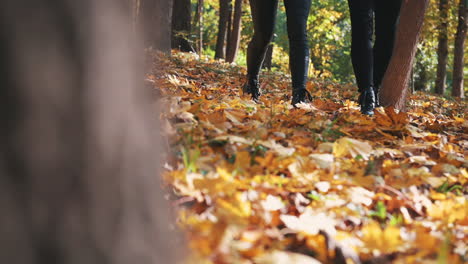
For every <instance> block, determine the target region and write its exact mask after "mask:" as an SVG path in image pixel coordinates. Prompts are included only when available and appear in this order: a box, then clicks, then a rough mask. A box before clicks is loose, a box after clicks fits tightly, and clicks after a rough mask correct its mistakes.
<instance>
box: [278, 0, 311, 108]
mask: <svg viewBox="0 0 468 264" xmlns="http://www.w3.org/2000/svg"><path fill="white" fill-rule="evenodd" d="M310 2H311V0H284V5H285V7H286V16H287V28H288V38H289V68H290V69H291V78H292V87H293V92H292V95H293V96H292V104H293V105H296V104H297V103H300V102H304V101H305V96H306V94H307V90H306V82H307V74H308V68H309V47H308V44H307V18H308V16H309V10H310Z"/></svg>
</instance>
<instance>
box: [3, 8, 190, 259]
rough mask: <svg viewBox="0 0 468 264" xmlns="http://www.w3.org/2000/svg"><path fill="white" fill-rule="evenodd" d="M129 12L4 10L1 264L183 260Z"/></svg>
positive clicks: (152, 109) (106, 9)
mask: <svg viewBox="0 0 468 264" xmlns="http://www.w3.org/2000/svg"><path fill="white" fill-rule="evenodd" d="M124 4H125V3H124V1H113V0H100V1H95V0H80V1H74V0H64V1H45V0H39V1H34V2H31V1H29V0H15V1H4V2H2V3H1V4H0V87H1V89H0V123H1V124H2V129H0V208H1V209H2V216H1V217H0V234H1V235H0V263H5V264H6V263H11V264H57V263H60V264H83V263H86V264H128V263H138V264H156V263H174V262H175V256H176V254H177V255H180V254H181V253H180V250H179V248H177V245H175V244H174V243H172V239H173V238H174V237H175V236H174V234H172V233H171V232H169V231H168V230H169V223H170V222H173V221H171V220H170V214H169V212H168V206H167V205H166V203H165V200H164V198H163V193H162V191H161V190H160V188H159V186H160V182H159V177H158V165H157V164H158V163H157V161H158V160H159V158H158V156H157V153H158V152H159V151H160V150H158V149H157V147H158V146H160V144H158V143H159V142H158V141H159V140H158V137H157V135H158V134H157V132H158V131H159V130H158V129H157V124H156V123H155V121H156V120H155V118H154V117H155V116H157V113H155V112H154V111H155V107H154V105H153V106H152V105H150V102H149V101H148V100H147V98H146V101H145V99H144V97H145V94H144V92H143V90H142V89H140V88H139V87H141V86H140V85H138V84H139V83H140V82H139V80H141V69H142V65H140V63H139V62H138V61H139V60H138V59H137V58H138V57H140V56H141V54H140V52H138V51H141V48H139V46H138V45H135V44H136V43H137V42H138V41H136V39H134V38H133V37H132V34H131V24H132V23H131V20H130V17H129V12H128V9H127V8H128V6H124ZM38 10H40V12H37V11H38ZM133 47H135V48H133ZM44 62H47V63H44ZM176 250H177V251H176ZM182 254H183V253H182Z"/></svg>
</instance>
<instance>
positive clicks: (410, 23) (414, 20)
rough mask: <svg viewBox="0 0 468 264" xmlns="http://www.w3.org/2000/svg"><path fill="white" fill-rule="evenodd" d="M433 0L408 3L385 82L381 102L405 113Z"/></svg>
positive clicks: (417, 0) (400, 20)
mask: <svg viewBox="0 0 468 264" xmlns="http://www.w3.org/2000/svg"><path fill="white" fill-rule="evenodd" d="M428 3H429V0H404V1H403V3H402V7H401V14H400V19H399V26H398V29H397V35H396V42H395V47H394V50H393V55H392V58H391V60H390V63H389V65H388V68H387V71H386V73H385V76H384V79H383V81H382V91H381V93H380V102H381V104H382V105H383V106H390V105H392V106H394V107H395V108H396V109H399V110H405V103H406V93H407V86H408V80H409V77H410V72H411V68H412V66H413V61H414V55H415V53H416V45H417V43H418V40H419V34H420V33H421V28H422V25H423V22H424V15H425V13H426V9H427V5H428Z"/></svg>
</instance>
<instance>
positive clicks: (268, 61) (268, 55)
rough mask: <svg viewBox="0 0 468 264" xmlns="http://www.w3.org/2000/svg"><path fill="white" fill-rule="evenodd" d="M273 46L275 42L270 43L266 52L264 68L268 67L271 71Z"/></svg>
mask: <svg viewBox="0 0 468 264" xmlns="http://www.w3.org/2000/svg"><path fill="white" fill-rule="evenodd" d="M273 48H274V45H273V43H270V45H268V49H267V51H266V54H265V59H264V60H263V68H264V69H268V70H269V71H270V70H271V61H272V59H273Z"/></svg>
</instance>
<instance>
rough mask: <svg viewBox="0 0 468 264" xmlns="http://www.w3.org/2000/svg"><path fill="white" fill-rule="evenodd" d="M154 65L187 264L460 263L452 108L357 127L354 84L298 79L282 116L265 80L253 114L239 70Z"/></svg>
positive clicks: (430, 100) (464, 213) (467, 149)
mask: <svg viewBox="0 0 468 264" xmlns="http://www.w3.org/2000/svg"><path fill="white" fill-rule="evenodd" d="M154 58H155V61H157V64H158V66H157V67H156V66H155V67H154V69H153V71H152V72H151V73H149V74H148V76H147V82H148V83H151V84H152V85H154V92H155V93H156V94H157V96H158V97H159V98H160V100H159V102H160V105H161V107H162V108H161V109H162V113H161V120H162V127H163V129H162V130H163V133H164V135H165V136H166V139H165V147H166V151H167V153H166V154H165V165H164V169H163V170H164V171H163V178H164V182H165V184H166V187H167V188H168V189H169V190H170V192H171V193H172V195H171V202H172V204H173V206H174V207H175V208H177V209H176V211H177V214H178V220H177V223H178V226H179V227H180V229H181V230H183V232H184V234H185V235H186V237H187V241H188V244H189V245H190V248H191V249H192V254H191V257H190V258H189V260H187V263H245V264H247V263H258V264H267V263H275V264H297V263H309V264H310V263H320V262H322V263H466V262H467V261H468V257H467V256H468V247H467V245H468V237H467V234H468V202H467V197H468V160H467V159H466V155H467V154H468V121H467V120H466V118H467V103H466V101H457V100H451V99H445V98H441V97H436V96H433V95H430V94H424V93H417V94H414V95H412V96H411V97H410V100H409V107H408V112H407V113H403V112H400V113H397V112H396V111H394V110H393V109H392V108H386V109H383V108H378V109H377V110H376V112H375V115H374V116H373V117H369V116H364V115H362V114H361V113H360V112H359V107H358V105H357V103H356V98H357V95H358V94H357V89H356V87H353V86H352V85H341V84H336V83H332V82H318V81H314V80H311V81H310V82H309V83H308V87H307V88H308V90H309V91H310V92H311V94H312V95H313V96H314V100H313V102H312V103H311V104H303V105H301V106H300V107H299V108H298V109H295V108H293V107H291V106H290V96H291V90H290V81H289V80H290V79H289V76H288V75H286V74H282V73H267V72H266V73H264V74H263V75H262V79H261V81H262V84H261V87H262V90H263V95H262V97H261V102H260V103H258V104H256V103H254V102H253V101H252V100H250V99H249V98H248V97H244V96H242V92H241V90H242V85H243V82H244V76H245V68H243V67H239V66H235V65H230V64H227V63H222V62H219V61H214V60H198V59H197V57H196V55H193V54H188V53H173V55H172V58H170V59H169V58H167V57H160V56H156V55H155V56H154ZM155 65H156V62H155ZM353 261H354V262H353Z"/></svg>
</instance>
